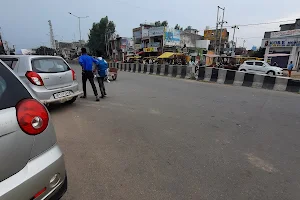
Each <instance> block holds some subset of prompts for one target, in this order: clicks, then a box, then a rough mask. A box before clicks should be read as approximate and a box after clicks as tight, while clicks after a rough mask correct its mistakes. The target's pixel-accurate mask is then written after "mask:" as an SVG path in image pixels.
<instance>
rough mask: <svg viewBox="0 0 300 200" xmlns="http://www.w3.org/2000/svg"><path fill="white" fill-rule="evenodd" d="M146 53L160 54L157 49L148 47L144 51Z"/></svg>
mask: <svg viewBox="0 0 300 200" xmlns="http://www.w3.org/2000/svg"><path fill="white" fill-rule="evenodd" d="M143 51H144V52H158V48H157V47H148V48H144V49H143Z"/></svg>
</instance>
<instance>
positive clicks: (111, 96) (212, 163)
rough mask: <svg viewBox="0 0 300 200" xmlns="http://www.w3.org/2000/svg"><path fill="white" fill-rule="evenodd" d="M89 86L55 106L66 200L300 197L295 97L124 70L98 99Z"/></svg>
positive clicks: (299, 106) (298, 103)
mask: <svg viewBox="0 0 300 200" xmlns="http://www.w3.org/2000/svg"><path fill="white" fill-rule="evenodd" d="M74 67H75V68H76V72H77V76H78V79H79V81H80V70H79V67H78V66H74ZM87 85H88V96H89V98H88V99H86V100H81V99H79V100H78V101H76V103H74V104H73V105H70V106H65V105H64V106H53V107H52V108H51V111H50V112H51V115H52V118H53V122H54V125H55V128H56V131H57V138H58V142H59V144H60V146H61V148H62V150H63V151H64V153H65V160H66V166H67V172H68V178H69V189H68V192H67V194H66V195H65V196H64V198H63V199H64V200H76V199H78V200H82V199H85V200H89V199H91V200H95V199H107V200H111V199H116V200H125V199H126V200H144V199H145V200H146V199H147V200H148V199H149V200H150V199H151V200H152V199H155V200H183V199H195V200H200V199H201V200H202V199H203V200H206V199H207V200H210V199H212V200H224V199H237V200H243V199H247V200H254V199H255V200H256V199H257V200H262V199H264V200H268V199H269V200H276V199H278V200H285V199H286V200H287V199H300V170H299V169H300V152H299V151H300V132H299V127H300V120H299V119H300V112H299V111H300V98H299V95H296V94H292V93H287V92H276V91H268V90H258V89H252V88H245V87H234V86H226V85H218V84H212V83H201V82H195V81H189V80H179V79H174V78H167V77H159V76H152V75H144V74H133V73H129V72H120V74H119V77H118V80H117V81H116V82H111V83H109V84H106V87H107V93H108V97H107V98H106V99H104V100H101V101H100V102H95V101H94V97H93V95H92V90H91V87H90V85H89V83H88V84H87ZM98 89H99V88H98Z"/></svg>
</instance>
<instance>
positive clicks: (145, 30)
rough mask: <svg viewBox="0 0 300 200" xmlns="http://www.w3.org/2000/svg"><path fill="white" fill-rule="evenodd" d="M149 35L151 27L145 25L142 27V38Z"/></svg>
mask: <svg viewBox="0 0 300 200" xmlns="http://www.w3.org/2000/svg"><path fill="white" fill-rule="evenodd" d="M145 37H149V29H147V28H145V27H143V28H142V38H145Z"/></svg>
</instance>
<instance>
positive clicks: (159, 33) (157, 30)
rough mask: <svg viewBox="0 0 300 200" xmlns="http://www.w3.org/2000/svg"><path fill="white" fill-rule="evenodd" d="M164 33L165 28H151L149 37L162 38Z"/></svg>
mask: <svg viewBox="0 0 300 200" xmlns="http://www.w3.org/2000/svg"><path fill="white" fill-rule="evenodd" d="M164 32H165V27H163V26H160V27H151V28H150V29H149V36H150V37H154V36H163V35H164Z"/></svg>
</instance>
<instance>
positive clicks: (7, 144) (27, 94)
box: [0, 60, 68, 200]
mask: <svg viewBox="0 0 300 200" xmlns="http://www.w3.org/2000/svg"><path fill="white" fill-rule="evenodd" d="M0 122H1V128H0V163H1V164H0V199H1V200H12V199H32V200H38V199H39V200H40V199H48V200H56V199H60V198H61V197H62V196H63V194H64V193H65V192H66V190H67V185H68V182H67V174H66V169H65V162H64V157H63V154H62V152H61V150H60V148H59V146H58V145H57V142H56V134H55V131H54V128H53V125H52V122H51V119H50V114H49V112H48V110H47V109H46V107H45V106H44V105H43V104H42V103H40V101H39V100H37V97H36V96H35V94H34V93H33V92H32V90H31V89H30V88H29V87H28V86H27V85H26V84H25V83H22V81H21V79H20V78H19V77H17V76H16V75H15V74H14V73H13V71H12V70H10V69H9V67H8V66H6V65H5V64H4V63H3V62H2V61H1V60H0Z"/></svg>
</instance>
